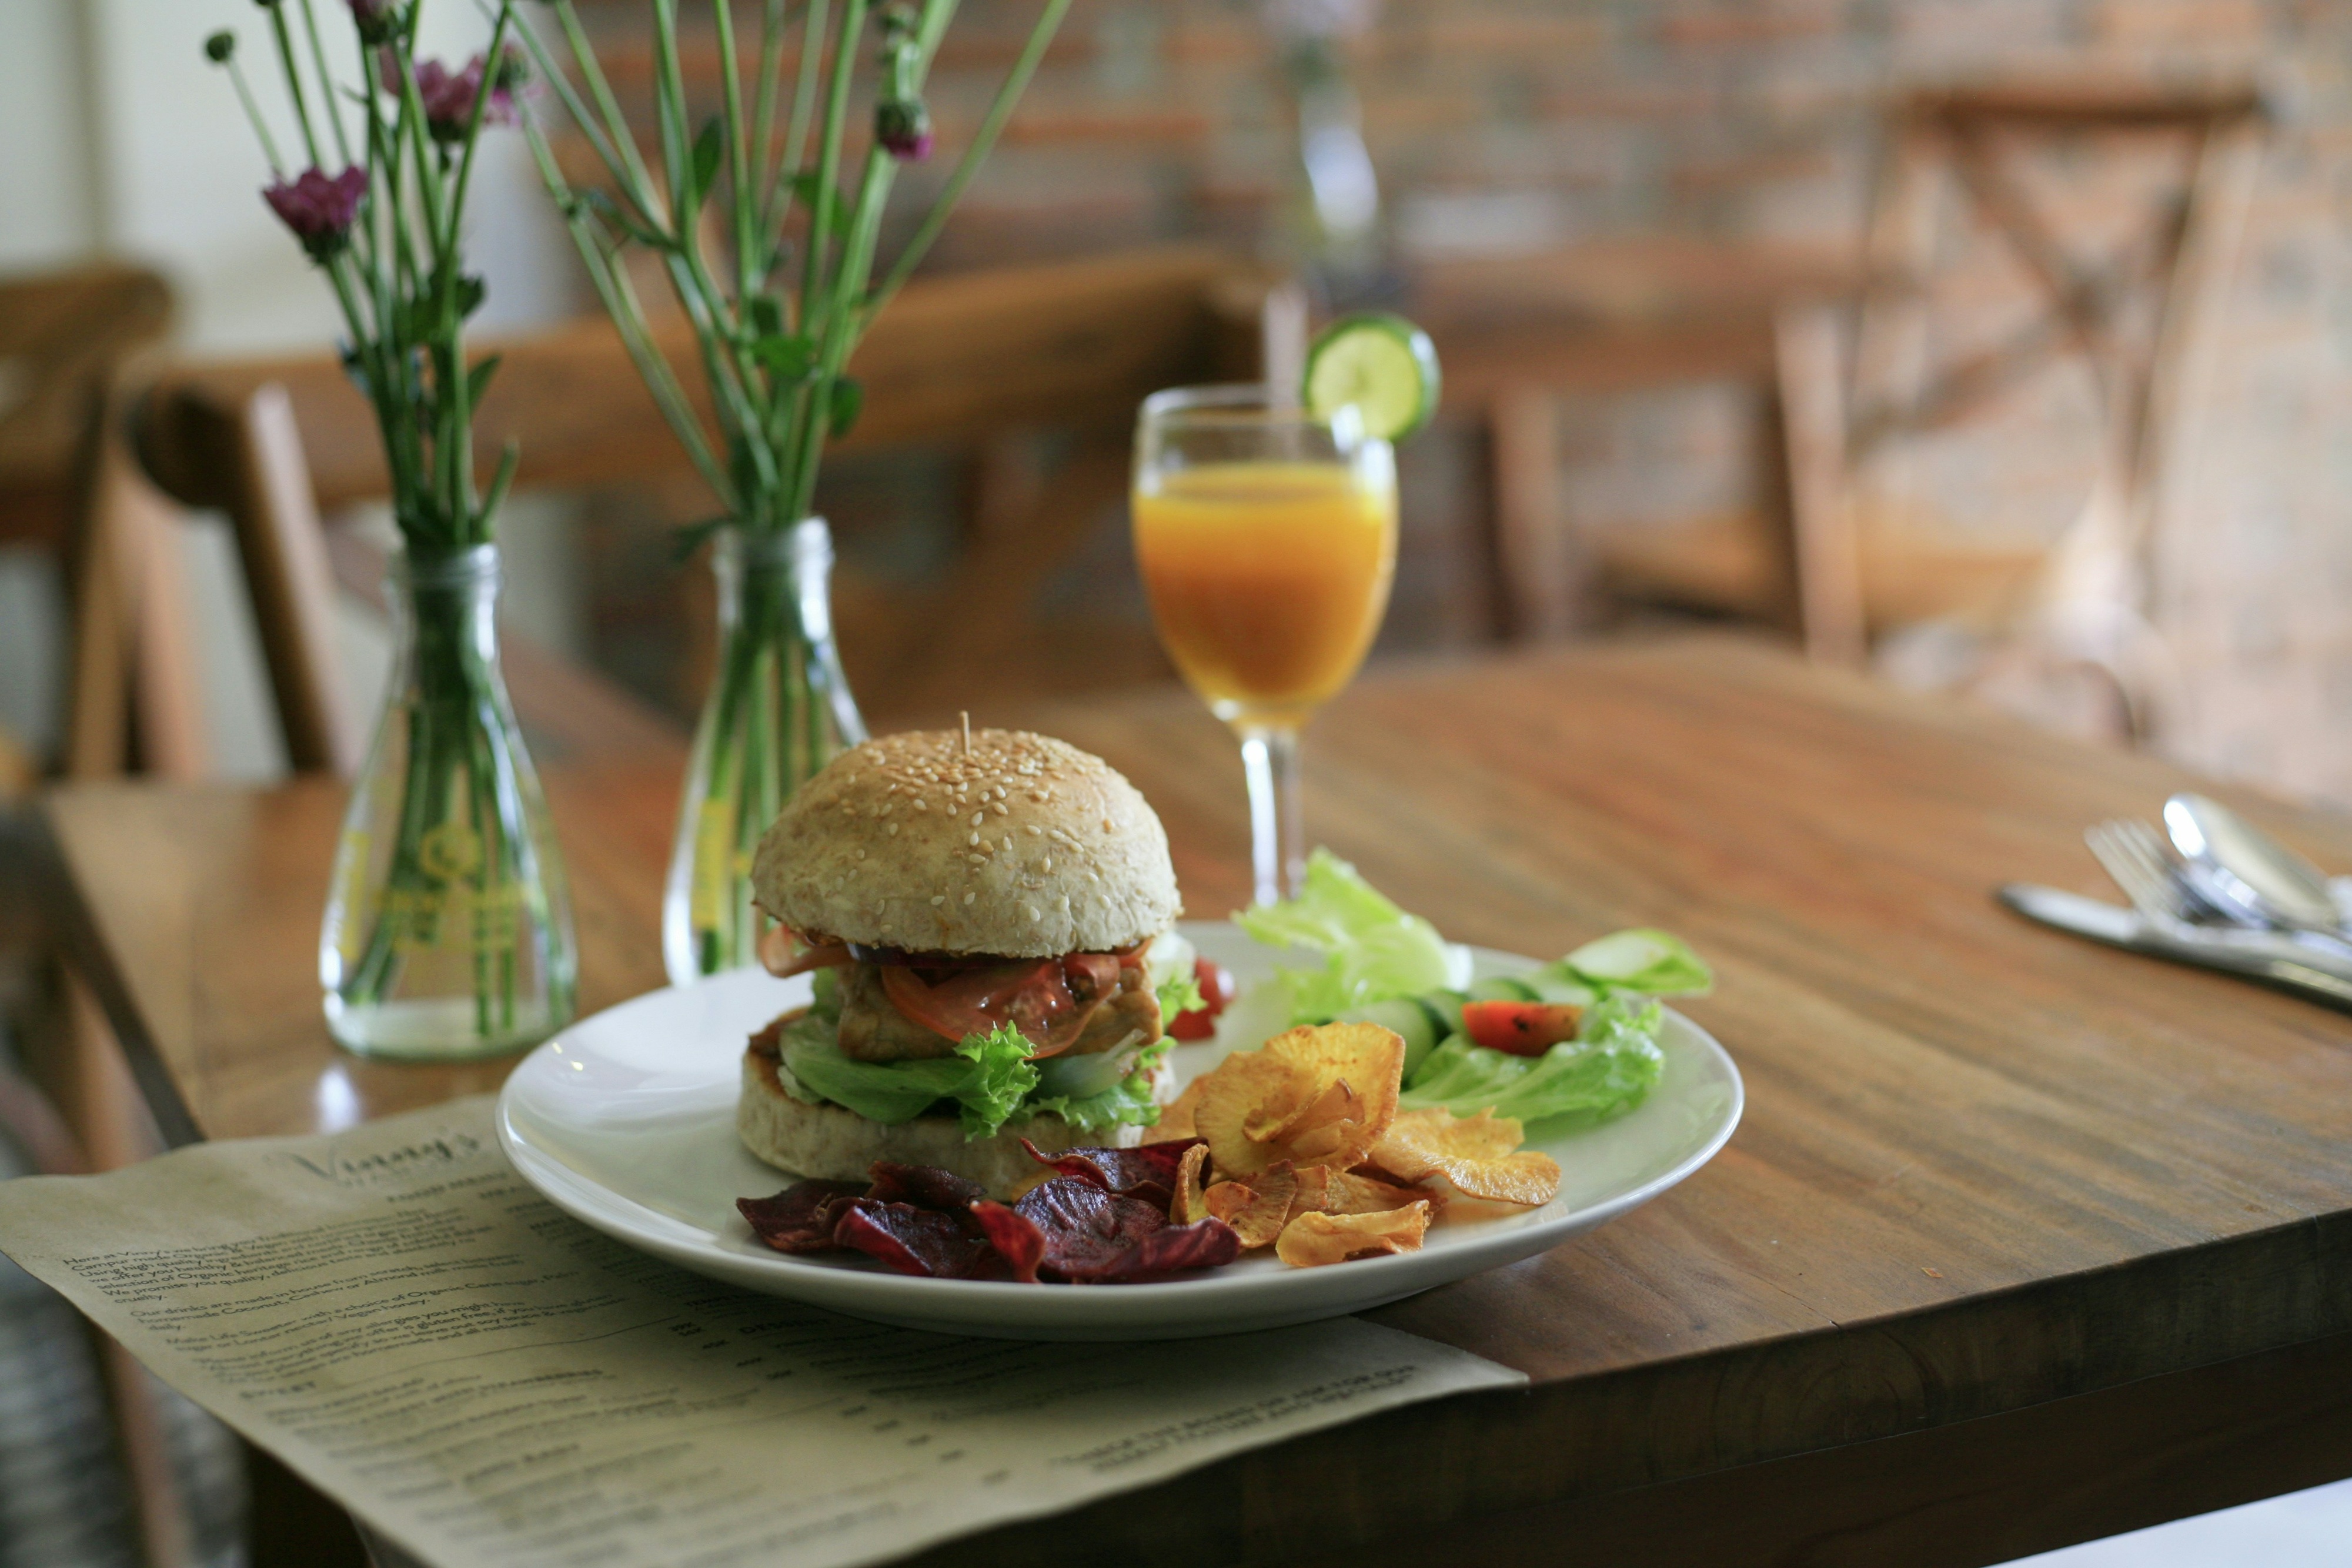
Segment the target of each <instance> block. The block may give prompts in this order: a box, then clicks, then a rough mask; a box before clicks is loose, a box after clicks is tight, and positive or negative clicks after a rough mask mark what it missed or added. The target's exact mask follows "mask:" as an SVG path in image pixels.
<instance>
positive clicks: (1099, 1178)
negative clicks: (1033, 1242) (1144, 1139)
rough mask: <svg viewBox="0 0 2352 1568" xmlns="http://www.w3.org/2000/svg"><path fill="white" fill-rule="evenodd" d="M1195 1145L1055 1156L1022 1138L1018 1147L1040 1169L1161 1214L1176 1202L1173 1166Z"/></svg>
mask: <svg viewBox="0 0 2352 1568" xmlns="http://www.w3.org/2000/svg"><path fill="white" fill-rule="evenodd" d="M1199 1142H1201V1140H1200V1139H1198V1138H1178V1139H1173V1140H1171V1141H1170V1142H1168V1143H1165V1144H1145V1145H1142V1146H1141V1147H1140V1148H1134V1149H1065V1150H1063V1151H1062V1152H1061V1153H1060V1154H1058V1155H1048V1154H1044V1153H1041V1152H1040V1151H1039V1150H1038V1148H1037V1145H1034V1144H1033V1143H1031V1142H1030V1141H1029V1140H1028V1139H1026V1138H1024V1139H1022V1140H1021V1146H1022V1147H1023V1148H1024V1149H1027V1150H1028V1151H1029V1157H1030V1158H1031V1159H1033V1160H1035V1161H1036V1162H1037V1163H1038V1164H1039V1165H1041V1166H1051V1167H1052V1168H1053V1169H1055V1170H1057V1171H1059V1172H1061V1173H1062V1174H1063V1175H1064V1176H1076V1177H1077V1178H1078V1179H1079V1180H1080V1181H1087V1182H1092V1183H1093V1184H1094V1185H1095V1186H1098V1187H1100V1188H1102V1189H1103V1190H1104V1191H1105V1192H1111V1193H1117V1194H1118V1195H1119V1196H1120V1197H1136V1198H1141V1199H1142V1200H1143V1201H1144V1202H1146V1203H1156V1204H1158V1205H1159V1206H1160V1212H1161V1213H1162V1214H1165V1213H1167V1212H1168V1208H1169V1206H1170V1205H1171V1204H1172V1203H1174V1202H1175V1201H1176V1167H1177V1166H1181V1165H1182V1164H1183V1163H1184V1151H1185V1150H1186V1149H1189V1148H1191V1147H1192V1145H1195V1144H1197V1143H1199Z"/></svg>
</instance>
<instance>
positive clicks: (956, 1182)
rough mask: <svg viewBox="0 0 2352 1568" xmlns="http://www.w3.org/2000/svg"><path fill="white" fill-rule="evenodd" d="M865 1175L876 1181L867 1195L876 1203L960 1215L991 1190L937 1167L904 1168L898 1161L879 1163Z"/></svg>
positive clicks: (872, 1166) (869, 1188)
mask: <svg viewBox="0 0 2352 1568" xmlns="http://www.w3.org/2000/svg"><path fill="white" fill-rule="evenodd" d="M866 1175H867V1176H871V1177H873V1178H874V1185H873V1186H870V1187H867V1188H866V1197H870V1198H872V1199H874V1200H875V1201H876V1202H877V1203H911V1204H913V1205H914V1206H915V1207H917V1208H936V1209H940V1210H941V1211H943V1212H945V1213H948V1214H961V1213H962V1212H963V1211H964V1210H966V1209H968V1208H970V1207H971V1206H972V1205H973V1204H974V1203H976V1202H978V1201H979V1200H980V1199H982V1198H983V1197H987V1196H988V1189H987V1188H986V1187H984V1186H981V1185H980V1184H979V1183H978V1182H976V1181H971V1180H969V1179H968V1178H966V1177H963V1176H958V1175H956V1174H955V1172H953V1171H950V1170H941V1169H940V1167H939V1166H902V1165H900V1164H899V1163H898V1161H896V1160H876V1161H875V1162H874V1163H873V1165H871V1166H868V1167H866Z"/></svg>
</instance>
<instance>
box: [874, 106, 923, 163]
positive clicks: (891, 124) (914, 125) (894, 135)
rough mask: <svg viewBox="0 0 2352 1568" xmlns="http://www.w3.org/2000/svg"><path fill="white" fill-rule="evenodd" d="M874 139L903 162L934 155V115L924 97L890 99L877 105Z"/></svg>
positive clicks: (912, 161)
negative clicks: (932, 125)
mask: <svg viewBox="0 0 2352 1568" xmlns="http://www.w3.org/2000/svg"><path fill="white" fill-rule="evenodd" d="M874 140H875V141H879V142H880V143H881V144H882V145H883V147H884V148H885V149H886V150H887V151H888V152H889V154H890V156H891V157H893V158H896V159H898V161H899V162H902V163H919V162H922V161H923V160H924V159H926V158H928V157H929V156H930V155H931V116H930V111H929V110H927V109H925V108H924V107H923V105H922V102H921V100H920V99H904V98H886V99H883V100H882V101H881V102H879V103H877V104H876V105H875V106H874Z"/></svg>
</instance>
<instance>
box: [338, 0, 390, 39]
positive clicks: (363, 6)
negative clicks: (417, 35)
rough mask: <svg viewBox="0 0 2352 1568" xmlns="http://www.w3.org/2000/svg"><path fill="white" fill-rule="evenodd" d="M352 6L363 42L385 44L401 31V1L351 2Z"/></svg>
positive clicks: (356, 0)
mask: <svg viewBox="0 0 2352 1568" xmlns="http://www.w3.org/2000/svg"><path fill="white" fill-rule="evenodd" d="M350 4H351V7H352V24H353V25H354V26H357V27H358V28H359V30H360V38H361V41H362V42H364V43H370V44H381V43H385V42H388V41H389V40H390V39H391V38H392V37H393V36H394V34H396V33H398V32H399V31H400V0H350Z"/></svg>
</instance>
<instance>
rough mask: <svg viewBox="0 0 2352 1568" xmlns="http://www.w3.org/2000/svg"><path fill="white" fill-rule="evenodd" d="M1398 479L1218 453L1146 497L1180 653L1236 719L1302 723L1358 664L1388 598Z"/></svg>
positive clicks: (1144, 512) (1207, 694)
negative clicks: (1219, 457)
mask: <svg viewBox="0 0 2352 1568" xmlns="http://www.w3.org/2000/svg"><path fill="white" fill-rule="evenodd" d="M1396 516H1397V507H1396V489H1395V486H1394V484H1393V482H1392V481H1389V480H1387V479H1386V477H1385V476H1380V477H1368V476H1365V475H1364V474H1362V473H1360V472H1350V471H1349V469H1348V468H1346V467H1344V466H1341V465H1337V464H1315V463H1275V462H1263V463H1259V462H1249V463H1209V464H1202V465H1198V466H1195V467H1191V468H1181V469H1177V470H1174V471H1172V472H1166V473H1161V474H1158V475H1155V476H1151V477H1150V478H1149V479H1147V480H1146V482H1145V484H1144V486H1143V487H1141V488H1139V489H1138V491H1137V493H1136V496H1135V553H1136V559H1137V560H1138V562H1139V565H1140V566H1141V568H1142V570H1143V582H1144V588H1145V591H1147V592H1148V593H1149V594H1150V599H1151V615H1152V619H1153V620H1154V621H1155V622H1157V623H1158V624H1159V628H1160V642H1161V643H1163V644H1164V645H1165V646H1166V647H1167V649H1168V653H1169V657H1171V658H1172V659H1173V660H1175V662H1176V667H1177V669H1178V670H1179V671H1180V672H1181V674H1183V676H1184V679H1185V680H1186V681H1187V682H1188V683H1189V684H1190V685H1192V689H1193V690H1194V691H1196V692H1198V693H1200V694H1201V695H1202V697H1204V698H1206V699H1207V701H1208V703H1209V706H1210V707H1211V708H1212V709H1213V710H1214V711H1215V713H1216V715H1217V716H1218V717H1220V718H1223V719H1226V720H1228V721H1234V720H1239V721H1245V722H1252V723H1261V724H1272V725H1290V724H1296V723H1298V722H1300V721H1302V720H1304V719H1305V718H1306V716H1307V714H1309V713H1310V712H1312V711H1313V710H1314V708H1315V707H1316V706H1318V704H1320V703H1322V702H1323V701H1324V700H1326V699H1327V698H1328V697H1330V696H1332V695H1334V694H1336V693H1337V692H1338V691H1339V689H1340V688H1341V687H1342V686H1345V685H1347V684H1348V682H1349V680H1350V679H1351V678H1352V677H1353V676H1354V675H1355V673H1356V666H1357V665H1359V664H1362V663H1363V661H1364V654H1365V653H1366V652H1367V651H1368V650H1369V649H1370V647H1371V645H1372V636H1373V633H1375V632H1378V631H1379V630H1380V625H1381V614H1382V613H1383V612H1385V611H1386V610H1387V609H1388V601H1389V579H1390V576H1391V572H1392V571H1393V570H1394V569H1395V564H1396Z"/></svg>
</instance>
